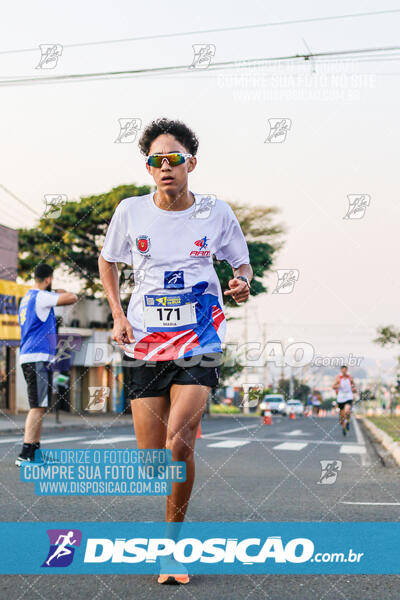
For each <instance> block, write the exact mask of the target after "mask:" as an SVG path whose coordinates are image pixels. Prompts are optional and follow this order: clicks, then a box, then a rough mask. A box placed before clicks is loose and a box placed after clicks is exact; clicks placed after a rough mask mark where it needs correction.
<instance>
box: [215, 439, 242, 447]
mask: <svg viewBox="0 0 400 600" xmlns="http://www.w3.org/2000/svg"><path fill="white" fill-rule="evenodd" d="M248 443H249V442H246V441H244V440H224V441H223V442H216V443H215V444H207V446H208V447H209V448H236V447H237V446H244V445H245V444H248Z"/></svg>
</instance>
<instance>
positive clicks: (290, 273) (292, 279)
mask: <svg viewBox="0 0 400 600" xmlns="http://www.w3.org/2000/svg"><path fill="white" fill-rule="evenodd" d="M276 274H277V276H278V282H277V284H276V288H275V289H274V290H273V292H272V293H273V294H291V293H292V292H293V289H294V285H295V283H296V281H297V280H298V279H299V271H298V269H276Z"/></svg>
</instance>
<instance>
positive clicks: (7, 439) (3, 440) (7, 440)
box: [0, 433, 23, 444]
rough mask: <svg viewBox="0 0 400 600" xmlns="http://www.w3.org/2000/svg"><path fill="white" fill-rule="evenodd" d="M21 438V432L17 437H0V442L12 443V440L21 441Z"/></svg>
mask: <svg viewBox="0 0 400 600" xmlns="http://www.w3.org/2000/svg"><path fill="white" fill-rule="evenodd" d="M22 438H23V435H22V433H21V435H20V436H19V437H12V438H5V439H3V438H2V439H0V444H12V443H13V442H22Z"/></svg>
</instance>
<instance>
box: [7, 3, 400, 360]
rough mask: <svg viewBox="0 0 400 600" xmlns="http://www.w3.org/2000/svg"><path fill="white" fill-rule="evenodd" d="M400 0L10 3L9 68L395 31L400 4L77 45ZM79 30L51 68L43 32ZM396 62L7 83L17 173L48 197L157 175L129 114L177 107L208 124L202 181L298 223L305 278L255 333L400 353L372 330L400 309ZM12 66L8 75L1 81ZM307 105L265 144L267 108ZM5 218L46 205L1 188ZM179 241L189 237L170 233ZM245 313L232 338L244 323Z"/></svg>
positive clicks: (319, 47) (334, 44) (251, 49)
mask: <svg viewBox="0 0 400 600" xmlns="http://www.w3.org/2000/svg"><path fill="white" fill-rule="evenodd" d="M395 8H396V9H397V8H398V4H397V3H395V2H393V1H390V0H387V1H385V3H384V4H382V3H379V2H355V1H352V2H344V1H339V2H336V3H335V4H332V3H329V4H328V3H320V2H309V1H305V2H302V3H301V5H299V4H298V3H296V2H294V1H290V2H289V1H286V2H285V1H283V2H281V3H279V4H277V3H275V2H261V1H260V2H256V1H253V0H249V1H247V2H240V3H239V2H237V3H232V2H227V1H225V0H224V1H222V2H210V1H209V0H205V1H203V2H201V3H198V4H197V5H196V6H195V7H194V6H191V5H190V4H188V3H187V2H181V1H179V0H177V1H176V2H174V3H168V4H166V3H164V2H157V1H156V2H151V3H143V2H132V1H130V2H128V1H126V2H125V1H118V0H115V1H114V2H113V3H109V2H99V1H96V2H92V1H90V2H84V3H82V2H77V1H74V0H73V1H68V2H66V1H60V2H57V3H55V2H40V1H39V2H35V3H32V2H28V1H25V2H24V1H22V2H18V3H17V4H14V5H12V4H8V5H7V8H6V9H3V13H2V19H1V23H0V33H1V51H2V52H0V69H1V78H2V79H7V78H10V77H22V76H32V77H36V76H41V75H62V74H69V73H88V72H101V71H107V70H122V69H134V68H145V67H159V66H169V65H189V64H190V63H191V62H192V58H193V50H192V44H202V43H208V44H214V45H215V47H216V53H215V57H214V59H213V60H214V61H225V60H241V59H246V58H258V57H275V56H285V55H293V54H303V53H304V52H307V51H308V50H307V49H311V51H312V52H322V51H334V50H345V49H360V48H376V47H388V46H395V45H396V44H397V43H398V31H399V26H400V13H396V14H391V15H381V16H373V17H363V18H354V19H346V20H337V21H325V22H317V23H303V24H294V25H284V26H274V27H267V28H262V29H247V30H241V31H233V32H219V33H207V34H190V35H187V36H180V37H167V38H159V39H153V40H144V41H143V40H142V41H133V42H129V43H118V44H105V45H92V46H84V47H72V48H70V47H67V46H68V44H74V43H80V42H92V41H100V40H112V39H121V38H127V37H137V36H145V35H152V34H162V33H173V32H185V31H196V30H201V29H210V28H218V27H228V26H236V25H247V24H248V25H251V24H255V23H271V22H276V21H286V20H291V19H306V18H315V17H319V16H328V15H341V14H350V13H359V12H370V11H377V10H385V9H386V10H389V9H395ZM45 43H58V44H62V45H63V46H64V48H63V53H62V56H61V57H60V59H59V63H58V65H57V67H56V68H55V69H53V70H46V71H44V70H42V71H40V70H37V69H35V66H36V65H37V64H38V62H39V58H40V52H39V50H34V51H27V52H19V53H4V51H6V50H17V49H32V48H38V45H39V44H45ZM399 75H400V64H399V62H398V61H397V60H391V61H388V62H383V61H377V62H359V63H355V62H354V63H353V62H352V63H346V64H345V65H344V64H338V63H336V64H334V63H330V64H322V63H321V64H316V65H314V66H313V65H312V63H310V62H307V63H305V64H304V63H303V64H292V65H289V66H285V67H282V66H279V65H277V64H275V65H274V66H270V67H268V68H263V69H257V70H237V71H233V70H225V71H221V72H211V71H207V70H199V69H196V70H195V72H192V71H191V70H189V69H188V70H187V71H185V72H184V73H180V74H176V75H162V76H161V75H151V76H149V75H147V76H143V77H140V78H125V79H115V80H112V79H108V80H103V81H89V82H74V83H62V84H61V83H57V84H47V85H43V84H42V85H34V86H15V87H0V94H1V106H2V110H1V112H0V122H1V138H2V147H3V152H2V169H1V172H2V175H1V178H0V183H2V184H3V185H5V186H6V187H7V188H9V189H10V190H12V191H13V192H14V193H15V194H17V195H18V196H19V197H20V198H22V199H23V200H25V201H26V202H27V203H28V204H29V205H31V206H32V207H34V209H35V210H37V211H38V212H41V211H42V210H43V195H44V194H50V193H62V194H66V195H67V196H68V198H71V199H72V198H77V197H79V196H80V195H86V194H98V193H102V192H107V191H108V190H110V189H111V188H112V187H114V186H117V185H120V184H123V183H130V182H135V183H137V184H144V183H148V184H150V183H151V182H152V180H151V179H150V177H149V175H148V174H147V172H146V170H145V168H144V164H143V159H142V157H141V155H140V154H139V151H138V148H137V144H136V142H135V143H133V144H116V143H114V141H115V139H116V137H117V135H118V131H119V126H118V119H120V118H127V117H129V118H131V117H135V118H138V119H141V120H142V123H143V125H145V124H146V123H148V122H149V121H150V120H152V119H153V118H155V117H159V116H163V115H166V116H168V117H171V118H179V119H182V120H184V121H186V122H187V123H188V124H189V125H190V126H191V127H192V128H193V129H194V130H195V131H196V133H197V134H198V136H199V138H200V148H199V153H198V167H197V169H196V171H195V172H194V173H193V175H192V176H191V180H190V188H191V189H192V190H193V191H195V192H198V193H213V194H217V195H218V196H219V197H221V198H222V199H225V200H234V201H238V202H241V203H247V204H249V205H268V206H269V205H271V206H277V207H278V208H279V209H280V211H281V212H280V215H279V216H278V217H277V219H278V220H279V222H281V223H283V224H284V225H285V227H286V230H287V233H286V236H285V246H284V248H283V249H282V251H281V252H280V254H279V256H278V257H277V259H276V262H275V268H277V269H295V270H298V272H299V279H298V281H297V282H296V284H295V286H294V289H293V292H292V293H291V294H272V293H271V292H272V290H273V289H274V288H275V286H276V283H277V275H276V273H271V274H270V276H269V277H268V281H267V283H268V286H269V292H270V293H269V294H268V295H264V296H263V297H260V298H258V299H257V300H252V301H251V302H252V307H251V310H249V325H248V331H249V339H251V340H258V339H259V336H260V325H261V324H262V323H266V327H267V337H268V338H269V339H271V338H273V339H287V338H288V337H292V338H294V339H295V340H301V341H308V342H310V343H312V344H313V345H314V347H315V350H316V352H317V353H318V354H324V355H327V356H331V355H332V356H336V355H339V356H346V355H348V354H349V353H350V352H351V353H353V354H354V355H358V356H364V357H367V358H378V359H379V358H380V359H382V360H386V359H390V358H391V357H393V356H395V354H396V353H395V351H394V350H380V349H379V348H378V347H377V346H375V345H374V344H372V343H371V340H372V339H373V337H374V335H375V331H376V327H377V325H379V324H390V323H392V324H396V323H397V324H398V323H399V321H400V317H399V283H398V280H397V273H398V250H399V243H398V238H399V235H398V231H399V212H400V211H399V195H398V194H399V192H398V185H397V179H398V174H397V173H398V145H397V142H398V139H399V137H398V133H399V131H398V130H399V118H398V106H399V100H400V99H399V89H400V87H399ZM0 81H1V79H0ZM277 118H280V119H282V118H285V119H290V123H291V127H290V130H289V131H288V133H287V137H286V140H285V141H284V142H282V143H268V142H267V143H265V140H266V138H267V135H268V133H269V126H268V119H277ZM349 194H367V195H368V196H369V197H370V204H369V206H368V207H367V208H366V211H365V215H364V217H363V218H362V219H344V218H343V217H344V216H345V214H346V212H347V209H348V200H347V195H349ZM0 203H1V207H2V213H1V214H2V219H1V222H2V223H4V224H5V225H10V226H20V225H23V224H24V225H32V224H33V223H34V218H33V215H32V214H30V213H29V211H28V210H26V209H24V208H23V207H21V206H19V205H18V204H16V203H15V202H14V201H13V200H11V199H10V198H9V197H7V195H6V194H5V193H4V192H3V191H1V190H0ZM171 243H173V241H172V240H171ZM242 331H243V324H242V323H239V322H238V321H236V322H232V324H231V327H230V337H231V338H234V337H238V336H241V335H242Z"/></svg>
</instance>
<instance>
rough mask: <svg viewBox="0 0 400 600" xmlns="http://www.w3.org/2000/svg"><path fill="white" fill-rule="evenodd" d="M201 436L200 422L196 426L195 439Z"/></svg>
mask: <svg viewBox="0 0 400 600" xmlns="http://www.w3.org/2000/svg"><path fill="white" fill-rule="evenodd" d="M201 437H202V435H201V423H199V428H198V430H197V434H196V440H197V438H201Z"/></svg>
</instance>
